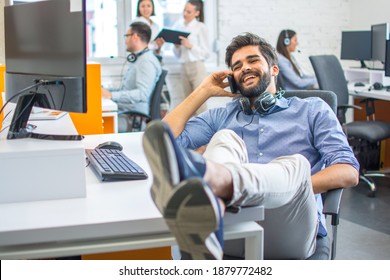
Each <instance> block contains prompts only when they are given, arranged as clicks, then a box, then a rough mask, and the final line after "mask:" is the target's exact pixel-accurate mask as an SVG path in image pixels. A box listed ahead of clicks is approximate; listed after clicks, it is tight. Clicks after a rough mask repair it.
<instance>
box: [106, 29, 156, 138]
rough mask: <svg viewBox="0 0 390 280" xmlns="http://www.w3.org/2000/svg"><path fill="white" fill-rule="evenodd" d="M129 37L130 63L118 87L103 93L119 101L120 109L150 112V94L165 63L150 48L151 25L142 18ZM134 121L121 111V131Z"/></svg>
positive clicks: (119, 124) (127, 36)
mask: <svg viewBox="0 0 390 280" xmlns="http://www.w3.org/2000/svg"><path fill="white" fill-rule="evenodd" d="M124 36H125V39H126V46H127V51H129V52H130V54H129V55H128V57H127V60H128V62H129V67H128V69H127V71H126V73H125V74H124V76H123V78H122V83H121V86H120V88H119V89H117V90H111V91H110V90H108V89H102V96H103V97H104V98H110V99H112V100H113V101H114V102H116V103H117V104H118V111H119V112H120V111H126V110H133V109H136V110H137V111H141V112H145V113H146V114H148V113H149V101H150V96H151V94H152V92H153V90H154V88H155V85H156V83H157V80H158V78H159V77H160V74H161V64H160V62H159V61H158V59H157V58H156V56H155V55H154V53H153V52H152V51H150V50H149V49H148V44H149V41H150V37H151V30H150V27H149V26H148V25H147V24H145V23H142V22H133V23H132V24H130V27H129V30H128V31H127V33H126V34H125V35H124ZM131 128H132V123H131V122H130V120H129V118H128V117H126V116H125V115H119V119H118V130H119V132H128V131H131Z"/></svg>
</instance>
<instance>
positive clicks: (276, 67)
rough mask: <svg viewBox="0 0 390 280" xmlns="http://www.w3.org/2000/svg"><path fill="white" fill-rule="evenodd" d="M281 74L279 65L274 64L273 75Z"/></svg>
mask: <svg viewBox="0 0 390 280" xmlns="http://www.w3.org/2000/svg"><path fill="white" fill-rule="evenodd" d="M277 75H279V67H278V66H277V65H273V66H272V67H271V76H273V77H275V76H277Z"/></svg>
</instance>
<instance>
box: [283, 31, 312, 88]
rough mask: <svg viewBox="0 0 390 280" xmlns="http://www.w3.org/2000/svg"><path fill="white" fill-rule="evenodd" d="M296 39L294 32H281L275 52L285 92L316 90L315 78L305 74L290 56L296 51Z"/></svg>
mask: <svg viewBox="0 0 390 280" xmlns="http://www.w3.org/2000/svg"><path fill="white" fill-rule="evenodd" d="M297 46H298V37H297V34H296V32H295V31H293V30H290V29H285V30H282V31H281V32H280V34H279V37H278V42H277V44H276V50H277V52H278V59H279V71H280V75H281V76H282V78H283V85H284V89H285V90H299V89H314V88H318V83H317V79H316V77H315V76H311V75H307V74H305V73H304V72H303V71H302V69H301V68H300V67H299V65H298V63H297V61H296V60H295V59H294V56H293V55H292V54H291V53H293V52H295V51H296V50H297Z"/></svg>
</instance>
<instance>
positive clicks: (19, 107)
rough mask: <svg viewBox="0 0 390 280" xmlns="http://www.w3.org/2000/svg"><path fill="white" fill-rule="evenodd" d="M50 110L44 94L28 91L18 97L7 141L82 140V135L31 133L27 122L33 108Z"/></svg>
mask: <svg viewBox="0 0 390 280" xmlns="http://www.w3.org/2000/svg"><path fill="white" fill-rule="evenodd" d="M35 104H37V105H38V106H40V107H45V108H46V107H48V108H50V107H49V106H48V105H49V101H48V100H47V97H46V95H45V94H42V93H38V92H33V91H30V93H28V94H26V95H23V96H20V97H19V99H18V102H17V104H16V108H15V112H14V115H13V117H12V121H11V125H10V128H9V130H8V135H7V139H21V138H35V139H45V140H82V139H83V138H84V136H82V135H50V134H39V133H34V132H31V129H30V128H29V127H28V125H27V122H28V118H29V117H30V113H31V110H32V108H33V106H34V105H35Z"/></svg>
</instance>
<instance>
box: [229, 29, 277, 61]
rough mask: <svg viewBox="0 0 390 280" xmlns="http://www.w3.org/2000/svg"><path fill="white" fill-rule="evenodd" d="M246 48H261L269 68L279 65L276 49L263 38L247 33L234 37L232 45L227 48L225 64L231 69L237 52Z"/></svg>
mask: <svg viewBox="0 0 390 280" xmlns="http://www.w3.org/2000/svg"><path fill="white" fill-rule="evenodd" d="M246 46H259V50H260V53H261V54H262V55H263V56H264V58H265V60H266V61H267V63H268V66H269V67H271V66H272V65H278V57H277V55H276V52H275V49H274V48H273V47H272V46H271V45H270V44H269V43H268V42H267V41H266V40H264V39H263V38H261V37H259V36H257V35H255V34H252V33H249V32H247V33H244V34H241V35H238V36H236V37H234V38H233V39H232V41H231V43H230V44H229V45H228V46H227V48H226V57H225V62H226V65H227V66H228V67H229V68H230V67H231V66H232V57H233V54H234V53H235V52H236V51H237V50H239V49H241V48H243V47H246Z"/></svg>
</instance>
